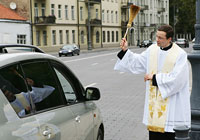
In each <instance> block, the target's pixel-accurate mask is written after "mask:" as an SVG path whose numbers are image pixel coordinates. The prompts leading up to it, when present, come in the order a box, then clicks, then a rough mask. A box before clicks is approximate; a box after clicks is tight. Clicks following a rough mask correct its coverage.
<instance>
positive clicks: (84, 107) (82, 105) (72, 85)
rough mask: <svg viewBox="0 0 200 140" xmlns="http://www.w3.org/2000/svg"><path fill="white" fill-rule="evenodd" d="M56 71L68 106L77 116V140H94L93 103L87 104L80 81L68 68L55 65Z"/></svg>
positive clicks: (75, 119)
mask: <svg viewBox="0 0 200 140" xmlns="http://www.w3.org/2000/svg"><path fill="white" fill-rule="evenodd" d="M54 70H55V72H56V75H57V77H58V79H59V82H60V84H61V86H62V90H63V92H64V94H65V98H66V100H67V104H68V106H69V108H70V109H71V111H72V112H73V114H74V115H75V118H74V122H75V124H76V128H77V140H93V139H94V114H93V110H94V108H95V105H94V103H93V102H85V100H84V97H83V94H84V90H83V87H82V85H81V84H80V82H79V81H78V79H77V78H76V77H75V76H73V74H69V73H70V72H69V71H68V70H67V68H66V67H64V66H61V64H57V63H55V64H54Z"/></svg>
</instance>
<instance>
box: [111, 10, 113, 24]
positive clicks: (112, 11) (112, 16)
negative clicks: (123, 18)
mask: <svg viewBox="0 0 200 140" xmlns="http://www.w3.org/2000/svg"><path fill="white" fill-rule="evenodd" d="M111 22H112V23H113V22H114V19H113V11H111Z"/></svg>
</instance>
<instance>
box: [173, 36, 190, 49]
mask: <svg viewBox="0 0 200 140" xmlns="http://www.w3.org/2000/svg"><path fill="white" fill-rule="evenodd" d="M175 43H176V44H177V45H178V46H179V47H181V48H188V47H189V41H188V40H187V39H184V38H179V39H177V40H176V42H175Z"/></svg>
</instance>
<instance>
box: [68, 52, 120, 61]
mask: <svg viewBox="0 0 200 140" xmlns="http://www.w3.org/2000/svg"><path fill="white" fill-rule="evenodd" d="M113 54H116V52H114V53H108V54H102V55H96V56H91V57H85V58H80V59H75V60H68V61H64V62H66V63H69V62H75V61H81V60H87V59H91V58H97V57H102V56H108V55H113Z"/></svg>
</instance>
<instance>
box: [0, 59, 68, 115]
mask: <svg viewBox="0 0 200 140" xmlns="http://www.w3.org/2000/svg"><path fill="white" fill-rule="evenodd" d="M0 89H1V91H2V92H3V93H4V95H5V97H6V98H7V100H8V102H9V103H10V105H11V106H12V107H13V109H14V110H15V112H16V113H17V115H18V116H19V117H25V116H26V115H31V114H35V113H39V112H43V111H45V110H50V109H53V108H56V107H59V106H61V105H64V99H63V96H62V95H61V94H60V92H59V88H58V86H57V82H56V81H55V76H54V73H53V71H52V69H51V67H50V65H49V63H48V62H47V61H35V62H30V61H29V62H25V63H23V64H20V65H12V66H8V67H5V68H3V69H0Z"/></svg>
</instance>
